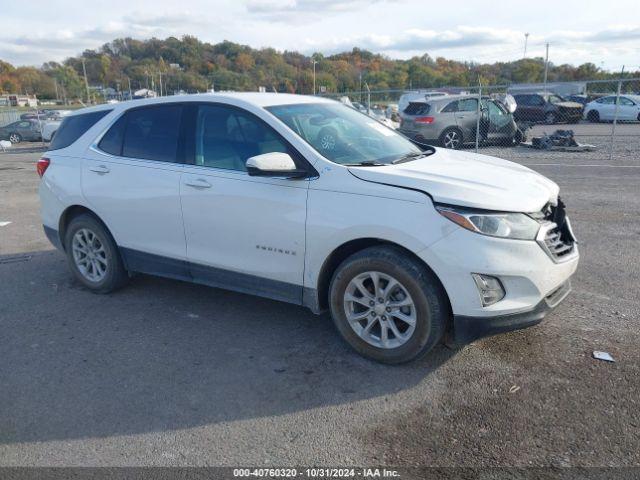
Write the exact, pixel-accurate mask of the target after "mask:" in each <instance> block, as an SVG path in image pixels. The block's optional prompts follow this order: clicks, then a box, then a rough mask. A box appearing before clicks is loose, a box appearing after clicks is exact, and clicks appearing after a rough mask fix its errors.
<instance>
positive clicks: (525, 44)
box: [522, 33, 529, 58]
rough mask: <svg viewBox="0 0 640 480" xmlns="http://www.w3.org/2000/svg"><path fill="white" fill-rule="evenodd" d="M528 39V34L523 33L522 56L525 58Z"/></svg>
mask: <svg viewBox="0 0 640 480" xmlns="http://www.w3.org/2000/svg"><path fill="white" fill-rule="evenodd" d="M528 40H529V34H528V33H525V34H524V55H523V56H522V58H527V42H528Z"/></svg>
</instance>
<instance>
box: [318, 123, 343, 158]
mask: <svg viewBox="0 0 640 480" xmlns="http://www.w3.org/2000/svg"><path fill="white" fill-rule="evenodd" d="M318 145H319V146H320V150H323V151H327V152H332V151H334V150H335V149H336V148H337V146H338V132H337V131H336V129H335V128H332V127H323V128H322V130H320V132H319V133H318Z"/></svg>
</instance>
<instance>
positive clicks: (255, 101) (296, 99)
mask: <svg viewBox="0 0 640 480" xmlns="http://www.w3.org/2000/svg"><path fill="white" fill-rule="evenodd" d="M216 100H222V101H224V100H236V102H234V103H237V102H240V103H245V104H250V105H255V106H258V107H261V108H264V107H270V106H274V105H293V104H296V103H335V102H336V100H332V99H328V98H323V97H314V96H311V95H297V94H292V93H269V92H219V93H198V94H192V95H172V96H168V97H156V98H142V99H139V100H129V101H125V102H121V103H119V104H117V105H113V104H103V105H96V106H93V107H87V108H81V109H79V110H76V111H74V112H73V114H72V115H74V114H79V113H88V112H96V111H100V110H113V109H116V108H117V109H128V108H132V107H135V106H139V105H151V104H156V103H169V102H196V101H210V102H215V101H216Z"/></svg>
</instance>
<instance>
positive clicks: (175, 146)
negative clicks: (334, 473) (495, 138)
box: [37, 93, 578, 363]
mask: <svg viewBox="0 0 640 480" xmlns="http://www.w3.org/2000/svg"><path fill="white" fill-rule="evenodd" d="M37 170H38V173H39V175H40V176H41V177H42V181H41V183H40V199H41V205H42V221H43V224H44V230H45V232H46V234H47V236H48V238H49V239H50V241H51V242H52V243H53V244H54V245H55V246H57V247H58V248H59V249H61V250H62V251H63V252H64V253H65V254H66V257H67V259H68V264H69V267H70V269H71V272H72V273H73V275H74V276H75V278H76V279H77V280H78V281H79V282H80V283H81V284H83V285H84V286H85V287H86V288H88V289H89V290H92V291H94V292H98V293H107V292H111V291H114V290H116V289H117V288H120V287H122V286H123V285H124V284H125V283H126V282H127V280H128V279H129V277H130V276H131V275H132V274H133V273H134V272H141V273H146V274H153V275H161V276H165V277H170V278H175V279H180V280H187V281H191V282H196V283H202V284H206V285H211V286H214V287H218V288H223V289H228V290H235V291H238V292H243V293H249V294H254V295H260V296H263V297H268V298H272V299H276V300H282V301H285V302H291V303H294V304H298V305H304V306H307V307H309V308H310V309H311V310H312V311H313V312H315V313H321V312H323V311H326V310H329V311H330V312H331V316H332V317H333V321H334V322H335V325H336V327H337V329H338V331H339V332H340V334H341V335H342V337H344V339H345V340H346V341H347V342H348V343H349V344H350V345H351V346H352V347H353V348H354V349H355V350H356V351H358V352H359V353H360V354H362V355H365V356H367V357H369V358H372V359H375V360H378V361H381V362H386V363H401V362H406V361H409V360H411V359H414V358H416V357H418V356H420V355H422V354H424V353H426V352H428V351H429V350H431V349H432V348H433V347H434V346H435V345H436V344H437V343H439V342H441V341H443V340H444V341H447V342H451V343H465V342H469V341H471V340H473V339H476V338H479V337H482V336H486V335H490V334H494V333H498V332H503V331H508V330H514V329H518V328H523V327H527V326H530V325H534V324H536V323H538V322H540V321H541V320H542V318H543V317H544V316H545V315H546V314H547V313H548V312H549V311H550V310H552V309H553V308H554V307H556V306H557V305H558V304H559V303H560V302H561V301H562V300H563V299H564V298H565V297H566V296H567V294H568V293H569V291H570V289H571V286H570V278H571V276H572V274H573V273H574V272H575V270H576V267H577V265H578V248H577V245H576V240H575V238H574V235H573V232H572V230H571V225H570V223H569V219H568V218H567V216H566V214H565V207H564V204H563V202H562V200H561V199H560V197H559V195H558V186H557V185H556V184H555V183H554V182H552V181H550V180H548V179H547V178H545V177H543V176H542V175H539V174H538V173H536V172H533V171H532V170H529V169H528V168H525V167H523V166H520V165H517V164H515V163H511V162H508V161H505V160H500V159H497V158H492V157H488V156H484V155H475V154H472V153H468V152H458V151H450V150H445V149H438V148H434V147H429V146H423V145H419V144H415V143H412V142H411V141H409V140H408V139H406V138H405V137H403V136H402V135H400V134H398V133H396V132H395V131H394V130H391V129H389V128H387V127H386V126H384V125H382V124H381V123H379V122H377V121H376V120H374V119H372V118H370V117H368V116H366V115H364V114H362V113H359V112H358V111H356V110H354V109H352V108H349V107H347V106H345V105H342V104H340V103H338V102H335V101H332V100H328V99H322V98H317V97H305V96H299V95H286V94H270V93H229V94H226V93H224V94H223V93H221V94H203V95H190V96H175V97H165V98H159V99H150V100H141V101H131V102H125V103H120V104H116V105H103V106H98V107H92V108H88V109H83V110H81V111H78V112H77V113H75V114H72V115H70V116H68V117H66V118H65V119H64V120H63V122H62V125H61V126H60V127H59V129H58V132H57V133H56V136H55V138H54V140H53V142H52V143H51V147H50V150H49V151H48V152H47V153H46V154H45V155H44V156H43V158H41V159H40V160H39V162H38V164H37ZM237 321H238V322H242V319H238V320H237ZM247 335H250V333H247Z"/></svg>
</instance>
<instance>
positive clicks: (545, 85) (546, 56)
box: [544, 43, 549, 93]
mask: <svg viewBox="0 0 640 480" xmlns="http://www.w3.org/2000/svg"><path fill="white" fill-rule="evenodd" d="M548 71H549V44H548V43H547V49H546V53H545V56H544V93H547V72H548Z"/></svg>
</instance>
